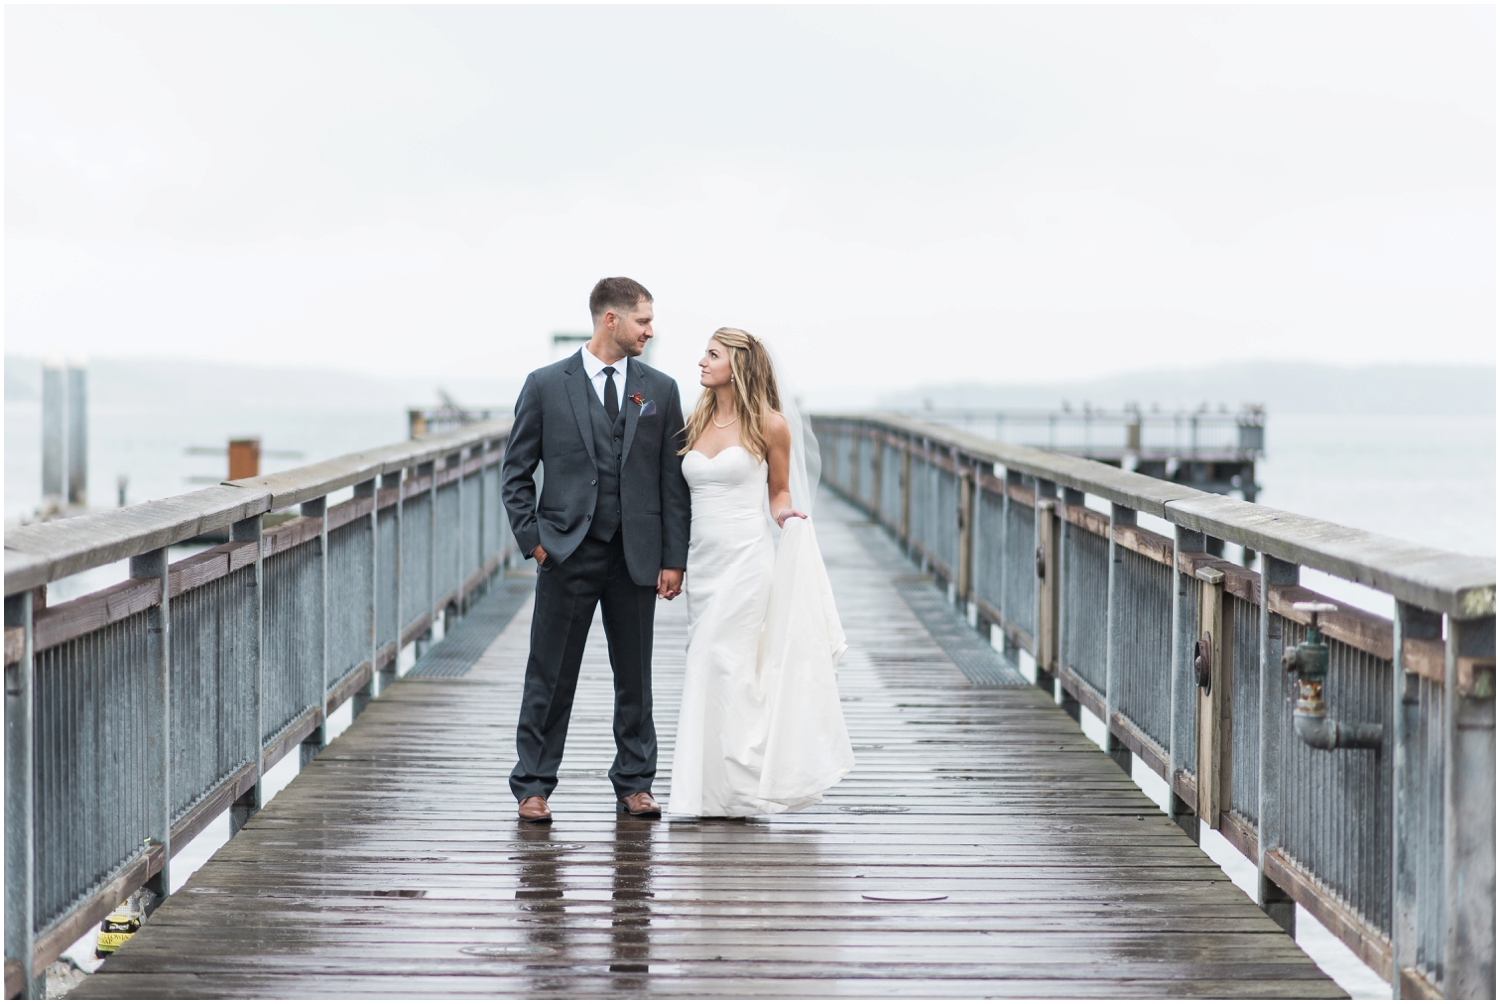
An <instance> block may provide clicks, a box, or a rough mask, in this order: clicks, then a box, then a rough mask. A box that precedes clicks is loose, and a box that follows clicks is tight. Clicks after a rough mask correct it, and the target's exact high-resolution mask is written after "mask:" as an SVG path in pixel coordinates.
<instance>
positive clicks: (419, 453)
mask: <svg viewBox="0 0 1500 1004" xmlns="http://www.w3.org/2000/svg"><path fill="white" fill-rule="evenodd" d="M509 431H510V419H508V418H507V419H498V420H495V421H491V422H484V423H480V424H477V425H473V426H467V427H464V428H462V429H458V430H455V431H453V432H450V433H444V434H443V435H441V436H435V437H433V438H432V439H426V440H421V441H418V442H410V443H395V444H392V445H390V446H386V447H381V448H378V449H375V450H365V451H360V452H356V453H349V454H345V455H344V456H342V457H335V458H333V459H332V460H325V461H322V462H320V463H316V464H309V465H306V466H304V467H299V468H296V469H294V470H290V471H283V472H281V473H278V474H270V475H264V476H261V477H256V478H246V479H243V480H240V481H235V482H229V483H226V484H222V485H215V486H213V487H211V488H204V489H200V490H199V491H195V492H188V493H186V494H184V495H176V496H173V497H172V498H167V499H158V500H156V501H152V502H141V503H138V504H136V505H133V506H126V507H124V508H121V509H113V510H110V511H109V512H98V513H88V514H85V515H82V516H75V517H73V518H71V519H63V520H53V521H51V522H47V523H36V524H32V525H30V526H23V527H15V528H12V529H10V530H7V531H6V534H5V595H6V596H14V595H16V594H17V593H20V592H23V591H25V590H27V589H32V588H35V587H36V586H40V585H45V584H46V583H48V582H52V581H55V580H57V579H61V578H64V577H66V576H68V575H72V574H73V573H74V572H80V571H83V570H85V569H88V568H94V567H96V566H98V565H107V564H112V563H113V562H116V561H120V560H122V559H125V558H131V557H135V556H136V555H138V554H141V553H143V552H145V551H151V550H155V549H156V548H159V547H166V546H169V545H171V544H177V543H180V542H182V541H184V540H187V539H188V538H190V537H197V536H200V535H202V534H204V533H207V532H209V531H211V530H221V529H223V528H225V527H227V526H229V525H230V524H232V523H237V522H239V521H240V520H243V519H248V518H250V517H252V516H258V515H260V514H261V513H265V512H272V511H275V510H278V509H285V508H287V507H288V506H291V505H296V504H298V503H301V502H305V501H309V500H311V499H314V498H320V497H323V496H325V495H327V494H328V493H329V492H332V491H337V490H338V489H340V488H347V487H349V486H350V485H354V484H357V483H358V482H360V481H364V480H367V479H368V478H370V477H373V476H374V475H376V474H383V473H390V472H394V471H397V470H400V469H402V468H404V467H409V466H412V465H415V464H419V463H425V462H428V461H430V460H433V459H435V458H437V457H441V456H443V455H445V454H449V453H452V452H454V450H456V449H461V448H463V447H464V446H467V445H471V444H478V443H485V444H489V443H490V442H491V441H493V440H497V439H502V438H504V437H505V436H506V435H507V434H508V433H509Z"/></svg>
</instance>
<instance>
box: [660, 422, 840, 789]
mask: <svg viewBox="0 0 1500 1004" xmlns="http://www.w3.org/2000/svg"><path fill="white" fill-rule="evenodd" d="M766 473H767V467H766V464H765V462H764V461H761V462H759V463H757V462H756V460H755V458H754V457H752V456H751V454H750V453H749V452H748V451H747V450H745V449H744V448H743V447H740V446H731V447H729V448H728V449H726V450H723V451H721V452H720V453H719V454H717V455H716V456H713V457H707V456H704V455H703V454H702V453H699V452H698V451H696V450H693V451H691V452H689V453H688V454H687V455H686V456H684V457H683V460H682V474H683V477H684V478H686V479H687V483H688V486H689V488H690V489H691V490H692V503H693V516H692V534H691V537H690V538H689V544H688V561H687V575H686V577H685V578H684V581H683V592H684V594H685V595H686V597H687V605H688V646H687V674H686V676H685V678H684V680H683V686H682V711H681V714H680V715H679V716H678V719H677V743H676V749H675V752H674V754H673V760H672V792H671V797H670V799H669V800H668V806H667V811H668V812H672V813H680V814H685V815H694V816H752V815H761V814H765V813H775V812H788V811H792V810H795V809H800V808H804V807H806V806H808V805H812V804H813V803H815V802H818V801H820V800H821V799H822V797H823V792H824V791H825V790H827V789H828V788H829V787H831V786H832V785H834V784H835V783H837V782H838V780H839V779H840V778H842V777H843V776H844V775H845V774H847V773H849V771H851V770H852V769H853V768H854V752H853V749H852V748H851V747H850V745H849V733H848V730H847V729H846V728H845V726H844V713H843V709H842V708H841V707H840V706H839V695H838V681H837V676H836V674H835V670H834V667H835V666H836V665H837V664H838V660H839V658H840V657H841V656H842V655H843V653H844V648H845V645H844V632H843V628H842V627H841V626H840V624H839V619H838V612H837V611H836V610H835V609H834V604H833V591H832V589H831V588H830V586H829V584H828V573H827V571H826V569H825V568H824V567H823V558H822V555H821V553H819V551H818V543H817V538H816V536H815V535H814V533H813V528H812V525H811V523H810V521H808V520H803V519H789V520H787V522H786V526H785V527H783V528H782V533H781V543H780V547H779V549H778V548H777V547H775V546H774V545H773V543H772V539H771V526H772V524H771V522H770V519H769V518H768V516H767V513H766Z"/></svg>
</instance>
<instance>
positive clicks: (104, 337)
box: [5, 6, 1496, 390]
mask: <svg viewBox="0 0 1500 1004" xmlns="http://www.w3.org/2000/svg"><path fill="white" fill-rule="evenodd" d="M5 62H6V67H5V90H6V104H5V141H6V158H5V180H6V201H5V224H6V276H5V278H6V283H5V291H6V305H5V323H6V349H7V351H8V352H12V353H21V354H25V355H31V356H36V355H41V354H44V353H68V352H71V353H86V354H94V355H110V356H118V355H145V356H179V357H193V358H206V359H221V360H250V359H255V360H261V361H268V360H269V361H285V362H303V363H307V364H316V365H322V366H338V367H344V368H353V369H360V370H365V371H370V372H375V373H387V374H407V375H410V374H416V373H432V374H446V373H464V374H470V375H473V374H478V373H494V374H496V375H502V374H507V373H512V372H518V371H521V370H524V369H527V368H530V367H531V366H533V365H535V364H538V363H540V362H543V361H545V360H546V358H547V351H548V350H547V348H546V336H547V335H548V334H549V333H550V332H551V331H553V330H556V329H575V330H576V329H579V328H580V327H584V326H586V324H587V315H586V309H585V301H586V297H587V293H588V290H589V287H590V286H591V284H592V283H593V281H594V280H595V279H597V278H598V277H599V276H601V275H605V274H627V275H631V276H634V277H635V278H637V279H639V280H641V281H642V282H644V283H645V284H646V285H647V286H649V287H650V288H651V289H652V291H653V292H654V293H655V294H656V298H657V314H658V318H659V321H658V338H659V342H658V348H657V352H658V354H657V361H658V362H659V363H661V364H664V365H665V366H666V367H667V368H668V369H670V370H671V371H673V372H674V373H675V374H676V375H678V376H679V377H683V376H687V377H691V375H692V369H691V364H692V362H693V361H694V360H696V358H697V355H698V352H699V350H700V347H701V344H702V342H703V340H704V338H705V336H706V335H707V333H708V332H709V331H711V330H712V329H713V328H714V327H716V326H718V325H720V324H734V325H739V326H742V327H746V328H749V329H750V330H751V331H754V332H757V333H759V334H762V335H764V336H766V337H768V338H770V339H772V340H774V341H776V342H777V343H779V344H780V345H781V346H782V347H783V348H785V349H786V353H787V355H788V356H789V357H790V360H791V361H792V363H793V364H794V365H795V366H796V368H797V370H798V371H799V373H800V374H801V378H802V382H803V384H804V385H805V386H808V387H820V386H845V387H850V386H855V387H866V388H870V389H872V390H875V389H884V388H895V387H900V386H903V385H908V384H911V383H913V382H916V381H926V382H930V381H947V380H976V379H978V380H986V381H989V380H993V381H997V382H998V381H1016V380H1020V381H1043V380H1046V381H1053V380H1057V379H1059V378H1063V377H1068V376H1092V375H1098V374H1103V373H1110V372H1117V371H1121V370H1129V369H1139V368H1143V367H1151V366H1155V365H1157V364H1175V365H1186V364H1190V363H1201V362H1218V361H1224V360H1235V359H1251V358H1255V359H1264V358H1287V359H1290V358H1300V359H1313V360H1321V361H1344V362H1360V361H1382V362H1391V361H1415V360H1423V361H1439V362H1485V363H1492V362H1493V360H1494V342H1495V285H1494V283H1495V272H1494V269H1495V192H1494V180H1495V139H1496V137H1495V25H1494V15H1493V12H1492V10H1491V9H1488V8H1484V9H1478V8H1470V9H1462V8H1447V9H1433V8H1402V9H1397V8H1390V7H1384V8H1354V7H1332V8H1318V9H1310V8H1298V7H1275V8H1233V9H1230V8H1184V7H1159V8H1143V9H1133V8H1121V7H1112V8H1080V7H1044V8H1017V7H1001V8H994V7H991V8H972V7H969V8H945V9H941V10H934V9H925V8H924V9H911V8H868V7H837V8H817V9H811V8H802V9H787V8H701V7H700V8H692V7H655V8H626V7H608V8H593V7H590V8H585V7H548V8H494V7H486V8H479V7H456V8H454V7H449V8H443V9H435V8H421V7H417V8H393V7H378V8H355V7H332V8H316V9H310V8H299V7H261V8H232V9H231V8H222V7H159V8H152V9H131V8H123V7H104V8H88V9H80V8H66V7H14V6H13V7H10V8H8V9H7V10H6V12H5Z"/></svg>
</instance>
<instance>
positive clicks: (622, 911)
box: [74, 500, 1342, 998]
mask: <svg viewBox="0 0 1500 1004" xmlns="http://www.w3.org/2000/svg"><path fill="white" fill-rule="evenodd" d="M857 521H858V517H857V516H855V515H854V514H853V513H852V512H851V511H850V510H848V509H845V508H843V507H842V506H841V505H840V504H839V503H836V502H833V501H832V500H829V501H827V502H825V505H824V509H823V511H822V513H821V515H820V527H821V528H820V539H821V541H822V544H823V547H824V551H825V557H826V558H827V559H828V562H829V570H830V574H831V575H832V577H833V579H834V586H835V589H836V591H837V592H838V596H839V602H840V609H841V612H842V613H843V616H844V618H845V626H846V628H847V629H848V633H849V636H850V642H851V651H850V654H849V656H848V657H847V659H846V662H845V664H844V666H843V667H842V669H841V674H840V685H841V689H842V691H843V694H844V700H845V704H844V707H845V713H846V716H847V718H848V721H849V727H850V732H851V735H852V736H853V737H854V741H855V743H856V754H857V756H858V757H859V768H858V770H857V771H856V772H855V773H854V774H853V775H851V776H850V777H849V778H848V779H846V780H845V781H844V782H843V783H842V784H840V785H839V786H838V787H837V788H835V789H834V791H833V792H832V793H831V795H830V797H829V799H828V801H827V802H825V803H824V804H822V805H819V806H815V807H814V808H812V809H810V810H808V811H805V812H801V813H797V814H794V815H790V816H784V817H776V818H765V819H759V820H749V821H730V820H704V821H695V820H678V819H668V820H664V821H660V822H652V821H644V820H635V819H631V818H629V817H620V816H617V815H616V813H615V811H614V801H613V796H612V794H611V791H610V787H609V782H608V779H607V778H606V777H605V776H604V772H605V768H607V766H608V764H609V761H610V758H611V756H612V752H613V748H612V740H611V738H610V728H609V721H610V700H611V690H610V681H609V672H608V665H607V662H606V657H605V652H604V644H603V637H602V634H599V633H598V631H597V628H596V637H595V638H594V640H593V641H592V642H591V648H590V650H589V655H588V657H587V661H586V663H585V671H584V679H583V681H582V683H581V684H580V687H579V697H578V704H577V706H576V709H575V715H574V721H573V727H572V731H571V736H570V745H569V750H568V758H567V760H566V761H565V763H564V770H563V776H562V779H561V783H560V785H559V787H558V790H557V793H556V796H555V797H554V799H553V808H554V811H555V813H556V817H557V818H556V822H555V823H554V824H553V825H552V826H551V827H535V826H523V825H521V824H518V823H517V822H516V821H515V815H514V803H513V801H512V799H511V796H510V793H509V790H508V788H507V785H506V775H507V772H508V770H509V767H510V763H511V754H512V751H513V736H514V726H515V709H516V704H517V701H518V699H519V682H520V672H521V667H522V665H523V664H524V658H525V650H526V639H527V633H528V631H529V629H530V622H529V617H528V615H527V613H526V612H525V611H523V612H522V613H521V614H518V615H517V617H516V619H515V620H514V621H513V622H512V623H511V625H510V626H509V627H508V628H507V629H506V631H505V632H504V633H502V634H501V635H500V637H499V638H498V639H496V641H495V643H494V644H493V645H492V646H491V648H490V649H489V651H488V652H487V653H486V654H485V656H484V657H483V658H482V659H481V660H480V662H479V663H478V664H477V665H476V666H475V667H474V669H473V670H472V671H471V672H470V673H469V675H468V676H467V677H465V678H462V679H421V680H407V681H403V682H402V683H400V684H398V685H397V686H396V687H394V688H392V689H391V690H390V691H389V693H388V694H387V695H385V696H384V697H382V698H381V699H380V700H378V701H376V702H374V703H373V704H372V705H371V706H370V708H369V709H368V710H367V711H366V712H365V714H364V715H362V716H361V717H360V718H359V719H358V720H357V722H356V723H355V725H354V726H353V727H352V728H350V729H349V731H348V732H346V733H345V734H344V735H343V736H341V737H340V738H339V739H338V740H336V741H335V742H334V743H333V744H332V745H330V746H329V747H328V748H327V749H326V750H325V751H324V752H323V754H322V755H321V756H320V757H319V758H318V759H317V760H316V761H315V762H314V763H313V764H311V765H310V766H309V767H308V768H307V769H306V770H305V771H304V772H303V773H302V774H301V775H299V776H298V778H297V779H296V780H295V781H294V782H293V783H292V785H291V786H290V787H288V788H287V789H286V790H285V791H284V792H283V793H282V794H281V795H279V796H278V797H277V798H276V799H275V801H273V802H272V803H271V804H270V805H269V806H268V807H267V808H266V809H265V810H264V811H263V812H262V813H261V814H260V815H259V816H257V817H256V818H255V819H254V820H253V821H252V822H251V824H250V825H249V826H248V827H246V829H245V830H244V831H242V832H241V833H240V834H239V835H238V836H237V837H235V839H234V840H232V841H231V842H230V843H229V844H228V845H227V846H226V847H224V848H223V849H222V850H221V851H220V852H219V854H218V855H217V856H215V858H214V859H213V860H212V861H210V862H209V864H207V865H206V866H205V867H204V868H202V869H201V870H200V871H199V872H198V873H197V874H196V875H195V876H194V877H193V879H192V880H191V882H190V883H189V884H188V885H187V886H186V887H185V889H184V890H183V891H182V892H181V893H179V894H178V895H177V896H175V897H173V898H172V899H171V900H170V901H168V902H167V903H166V904H165V905H164V906H163V907H162V908H161V909H160V910H159V911H158V912H157V913H156V915H155V916H154V917H153V918H152V920H151V921H150V923H149V924H148V925H147V926H146V928H145V929H144V930H143V931H142V933H141V934H140V935H138V936H137V937H136V938H135V939H133V940H132V941H131V942H130V944H129V945H128V946H127V947H126V948H125V949H124V950H122V951H121V952H119V953H118V955H117V956H116V957H115V958H114V959H113V960H111V961H110V962H109V963H108V965H107V966H105V967H104V968H103V969H102V970H101V971H100V973H99V974H98V975H96V976H94V977H91V978H90V979H89V980H87V981H86V982H85V983H84V984H83V985H82V987H81V988H80V989H79V991H78V992H76V993H75V995H74V996H79V997H94V998H98V997H225V996H228V997H246V996H284V997H328V996H357V997H382V996H401V997H412V996H418V997H452V996H463V995H485V996H514V997H648V996H715V995H719V996H734V997H763V996H795V997H812V996H832V995H847V996H857V997H884V996H916V997H938V996H965V997H973V996H1028V997H1031V996H1040V997H1063V996H1088V997H1095V996H1151V997H1158V996H1181V995H1216V996H1234V997H1245V996H1277V997H1336V996H1342V994H1341V992H1340V991H1339V989H1338V987H1337V986H1336V985H1335V984H1333V983H1332V982H1331V981H1330V980H1328V979H1327V978H1326V977H1325V976H1324V975H1323V974H1322V973H1321V972H1320V971H1319V970H1318V969H1317V968H1316V967H1315V966H1314V965H1313V964H1312V962H1311V961H1310V960H1308V959H1307V957H1306V956H1305V955H1303V953H1302V952H1301V951H1300V950H1299V949H1298V948H1297V947H1296V945H1295V944H1294V943H1293V942H1292V941H1291V939H1289V938H1287V937H1286V936H1285V935H1284V934H1283V933H1282V932H1281V931H1280V929H1279V928H1277V927H1276V925H1275V924H1274V923H1272V922H1271V921H1270V920H1269V919H1267V918H1266V917H1265V915H1263V914H1262V913H1261V912H1260V911H1259V910H1258V909H1257V908H1256V907H1255V906H1254V905H1253V904H1252V903H1251V902H1250V901H1249V900H1248V899H1246V898H1245V897H1244V896H1243V895H1242V894H1241V893H1240V892H1239V891H1238V890H1237V889H1235V888H1234V886H1232V885H1231V884H1230V882H1229V881H1228V879H1227V878H1226V877H1225V875H1224V874H1223V872H1221V871H1220V870H1219V869H1218V867H1217V866H1215V865H1214V864H1213V863H1212V862H1211V861H1210V860H1209V859H1208V858H1207V857H1206V856H1205V855H1203V853H1202V852H1201V851H1199V850H1198V848H1197V847H1196V846H1194V845H1193V844H1192V843H1191V842H1190V841H1189V840H1188V839H1187V838H1186V837H1185V836H1184V835H1183V833H1182V832H1181V831H1180V830H1179V829H1177V828H1176V827H1175V826H1174V825H1172V823H1171V822H1170V820H1168V819H1167V818H1166V817H1165V816H1164V815H1162V813H1161V812H1160V811H1158V810H1157V808H1156V807H1155V806H1154V805H1153V804H1152V803H1151V802H1150V801H1149V800H1147V799H1146V797H1145V796H1144V795H1142V794H1141V793H1140V792H1139V790H1138V789H1136V788H1135V787H1134V785H1132V784H1131V783H1130V781H1129V779H1128V778H1126V777H1125V775H1124V774H1123V773H1121V772H1120V770H1119V768H1118V767H1116V766H1115V764H1114V762H1113V761H1111V760H1110V759H1109V758H1108V757H1107V756H1105V755H1104V754H1103V753H1101V752H1100V751H1099V750H1098V748H1097V747H1095V746H1094V745H1093V744H1092V743H1090V742H1089V741H1088V740H1087V739H1086V738H1085V737H1084V736H1083V735H1082V733H1081V732H1080V731H1079V730H1078V727H1077V726H1076V725H1075V724H1074V723H1073V722H1072V720H1071V719H1069V718H1068V717H1067V716H1066V715H1065V714H1064V713H1063V712H1062V711H1061V710H1060V709H1058V708H1056V707H1055V706H1054V705H1052V703H1051V702H1050V701H1049V700H1048V699H1047V698H1046V697H1045V695H1043V694H1041V693H1040V692H1039V691H1036V690H1034V689H1029V688H1008V689H999V688H995V689H990V688H981V687H975V686H972V685H971V684H970V683H969V682H968V680H967V679H966V678H965V677H964V676H963V675H962V674H961V673H960V672H959V671H958V670H957V669H956V668H955V667H954V664H953V662H952V660H951V659H949V657H948V656H947V655H945V654H944V652H943V649H942V648H941V647H939V645H938V644H937V643H936V642H934V640H933V639H932V637H931V636H930V635H929V634H928V633H927V631H926V630H925V629H924V628H923V626H922V622H921V621H920V620H919V619H918V618H917V617H916V616H915V615H914V614H913V612H912V609H911V607H910V606H909V605H908V604H907V603H906V602H905V601H904V600H903V599H902V598H901V595H900V593H899V592H898V590H897V583H896V582H895V581H894V580H896V579H898V578H901V577H905V578H909V576H910V572H911V568H910V567H909V566H907V565H905V564H904V563H902V561H901V559H900V557H899V555H897V554H896V553H895V552H894V549H893V548H891V547H890V546H889V545H888V544H886V543H885V542H884V541H883V539H881V538H879V537H878V536H877V535H878V531H876V530H873V529H871V528H868V527H862V526H859V525H857ZM684 619H685V610H684V607H683V604H682V603H681V602H678V603H675V604H663V605H662V606H661V609H660V614H659V618H658V629H657V631H658V633H657V668H656V687H657V693H656V701H657V721H658V727H659V730H660V732H661V735H662V737H663V745H664V748H663V749H662V756H661V761H662V765H663V767H664V768H665V767H666V766H667V765H669V764H670V763H671V737H672V735H673V732H674V730H675V718H676V710H677V702H678V696H679V691H678V688H679V684H680V672H681V666H682V655H681V653H682V646H683V641H684V635H685V620H684ZM656 787H657V793H658V795H663V794H665V793H667V792H668V791H669V790H670V778H669V777H666V776H662V777H661V778H660V780H659V781H658V784H657V786H656ZM892 891H895V892H901V891H915V892H927V893H930V894H933V895H943V896H946V898H945V899H942V900H940V901H935V902H904V903H903V902H877V901H871V900H867V899H865V898H863V894H864V893H867V892H892Z"/></svg>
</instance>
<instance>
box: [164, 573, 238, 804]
mask: <svg viewBox="0 0 1500 1004" xmlns="http://www.w3.org/2000/svg"><path fill="white" fill-rule="evenodd" d="M168 607H169V609H170V611H171V617H172V629H171V645H170V648H171V660H172V684H171V686H172V701H171V712H172V725H171V736H172V788H171V792H172V818H173V819H174V820H176V819H180V818H182V816H183V814H184V813H185V812H186V811H187V810H188V809H190V808H192V806H193V805H194V804H196V803H197V802H198V800H199V799H201V798H202V797H203V796H204V795H206V794H208V793H209V792H210V791H211V790H213V789H214V788H215V787H216V786H217V785H218V784H219V782H221V781H223V780H224V779H225V778H227V777H228V776H229V775H230V774H232V773H234V772H235V771H236V770H238V769H239V768H240V767H241V766H243V765H244V764H245V763H247V762H248V760H249V757H250V755H251V751H252V750H254V749H255V746H256V736H255V633H256V628H257V625H256V618H255V569H254V567H250V568H241V569H239V570H237V571H234V572H231V573H230V574H229V575H227V576H225V577H223V578H220V579H215V580H214V581H212V582H209V583H206V584H205V585H202V586H199V587H198V588H197V589H191V590H188V591H187V592H184V593H182V594H180V595H178V596H174V597H172V600H171V602H170V603H169V604H168ZM143 668H144V667H143Z"/></svg>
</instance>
